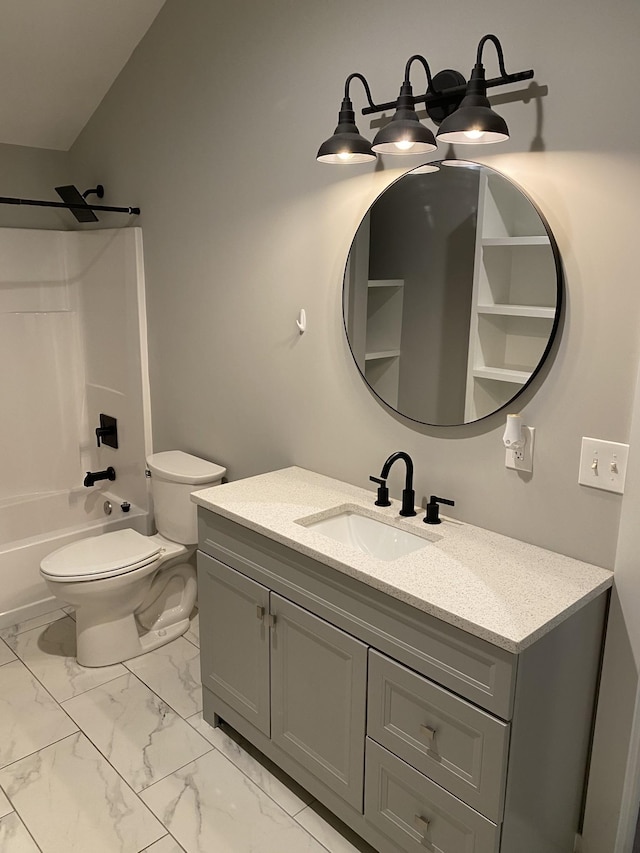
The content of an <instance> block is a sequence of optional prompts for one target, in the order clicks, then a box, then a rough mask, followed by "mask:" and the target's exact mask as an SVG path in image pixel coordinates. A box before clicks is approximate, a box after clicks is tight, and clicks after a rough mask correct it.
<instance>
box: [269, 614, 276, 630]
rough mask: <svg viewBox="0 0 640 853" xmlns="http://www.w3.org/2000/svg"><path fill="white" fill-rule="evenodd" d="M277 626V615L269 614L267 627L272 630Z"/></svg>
mask: <svg viewBox="0 0 640 853" xmlns="http://www.w3.org/2000/svg"><path fill="white" fill-rule="evenodd" d="M275 624H276V614H275V613H269V614H268V615H267V625H268V626H269V627H270V628H273V627H274V626H275Z"/></svg>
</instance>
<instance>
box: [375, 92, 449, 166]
mask: <svg viewBox="0 0 640 853" xmlns="http://www.w3.org/2000/svg"><path fill="white" fill-rule="evenodd" d="M412 95H413V93H412V90H411V86H410V84H409V83H407V82H406V81H405V82H404V83H403V84H402V88H401V89H400V96H399V98H398V108H397V110H396V112H395V115H394V116H393V118H392V119H391V121H390V122H389V124H387V125H385V127H383V128H381V129H380V130H379V131H378V132H377V134H376V136H375V139H374V140H373V145H372V146H371V147H372V149H373V150H374V151H375V152H376V154H426V153H427V152H429V151H434V150H435V148H436V140H435V137H434V135H433V133H432V132H431V131H430V130H429V128H427V127H425V126H424V125H423V124H421V123H420V120H419V119H418V115H417V113H416V111H415V108H414V106H413V97H412Z"/></svg>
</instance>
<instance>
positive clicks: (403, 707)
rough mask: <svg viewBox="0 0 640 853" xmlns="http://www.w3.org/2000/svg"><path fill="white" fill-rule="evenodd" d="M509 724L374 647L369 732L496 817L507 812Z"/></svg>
mask: <svg viewBox="0 0 640 853" xmlns="http://www.w3.org/2000/svg"><path fill="white" fill-rule="evenodd" d="M509 728H510V727H509V724H508V723H503V722H502V721H501V720H497V719H496V718H495V717H492V716H491V715H490V714H487V713H485V712H484V711H481V710H480V709H479V708H476V707H475V706H474V705H471V704H470V703H469V702H465V701H464V699H460V698H459V697H458V696H455V695H454V694H453V693H450V692H449V691H448V690H444V689H443V688H442V687H438V685H437V684H434V683H433V682H432V681H429V680H428V679H426V678H423V677H422V676H421V675H418V674H417V673H415V672H413V671H412V670H410V669H407V668H406V667H404V666H401V665H400V664H398V663H396V662H395V661H393V660H390V659H389V658H387V657H385V656H384V655H381V654H379V653H378V652H376V651H374V650H372V649H370V650H369V688H368V717H367V733H368V734H369V736H370V737H372V738H373V739H374V740H376V741H378V743H380V744H382V746H385V747H386V748H387V749H389V750H391V751H392V752H394V753H395V754H396V755H398V756H400V758H403V759H404V760H405V761H407V762H408V763H409V764H411V765H412V766H413V767H415V768H416V769H417V770H419V771H420V772H421V773H424V774H425V775H427V776H429V777H430V778H431V779H433V780H434V781H435V782H437V783H438V784H439V785H442V787H443V788H446V789H447V790H448V791H450V792H451V793H452V794H455V796H456V797H460V799H462V800H464V802H466V803H468V804H469V805H470V806H473V808H475V809H478V811H480V812H482V813H483V814H485V815H487V817H490V818H491V819H492V820H495V821H500V820H501V817H502V809H503V801H504V785H505V776H506V763H507V753H508V747H509Z"/></svg>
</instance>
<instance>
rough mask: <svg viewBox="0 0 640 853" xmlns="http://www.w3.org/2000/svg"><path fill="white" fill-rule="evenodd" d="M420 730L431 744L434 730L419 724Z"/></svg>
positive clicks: (431, 744)
mask: <svg viewBox="0 0 640 853" xmlns="http://www.w3.org/2000/svg"><path fill="white" fill-rule="evenodd" d="M420 732H421V733H422V735H423V736H424V737H425V738H426V739H427V740H428V741H429V746H433V740H434V738H435V736H436V730H435V729H432V728H431V726H420Z"/></svg>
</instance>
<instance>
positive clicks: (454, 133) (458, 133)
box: [436, 64, 509, 145]
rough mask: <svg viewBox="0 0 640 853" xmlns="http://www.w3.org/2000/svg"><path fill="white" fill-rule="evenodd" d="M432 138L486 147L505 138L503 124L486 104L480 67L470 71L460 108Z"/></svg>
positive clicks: (507, 131) (505, 132)
mask: <svg viewBox="0 0 640 853" xmlns="http://www.w3.org/2000/svg"><path fill="white" fill-rule="evenodd" d="M436 136H437V138H438V140H441V141H442V142H451V143H461V144H463V145H487V144H489V143H492V142H504V141H505V140H506V139H508V138H509V129H508V127H507V123H506V121H505V120H504V119H503V118H502V117H501V116H499V115H498V113H496V112H494V111H493V110H492V109H491V105H490V104H489V99H488V98H487V87H486V85H485V76H484V67H483V66H482V65H479V64H477V65H476V66H475V67H474V69H473V71H472V72H471V79H470V80H469V83H468V85H467V92H466V94H465V96H464V98H463V99H462V102H461V103H460V106H459V107H458V109H457V110H456V111H455V112H453V113H451V115H450V116H448V117H447V118H445V120H444V121H443V122H442V124H441V125H440V128H439V130H438V132H437V134H436Z"/></svg>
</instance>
